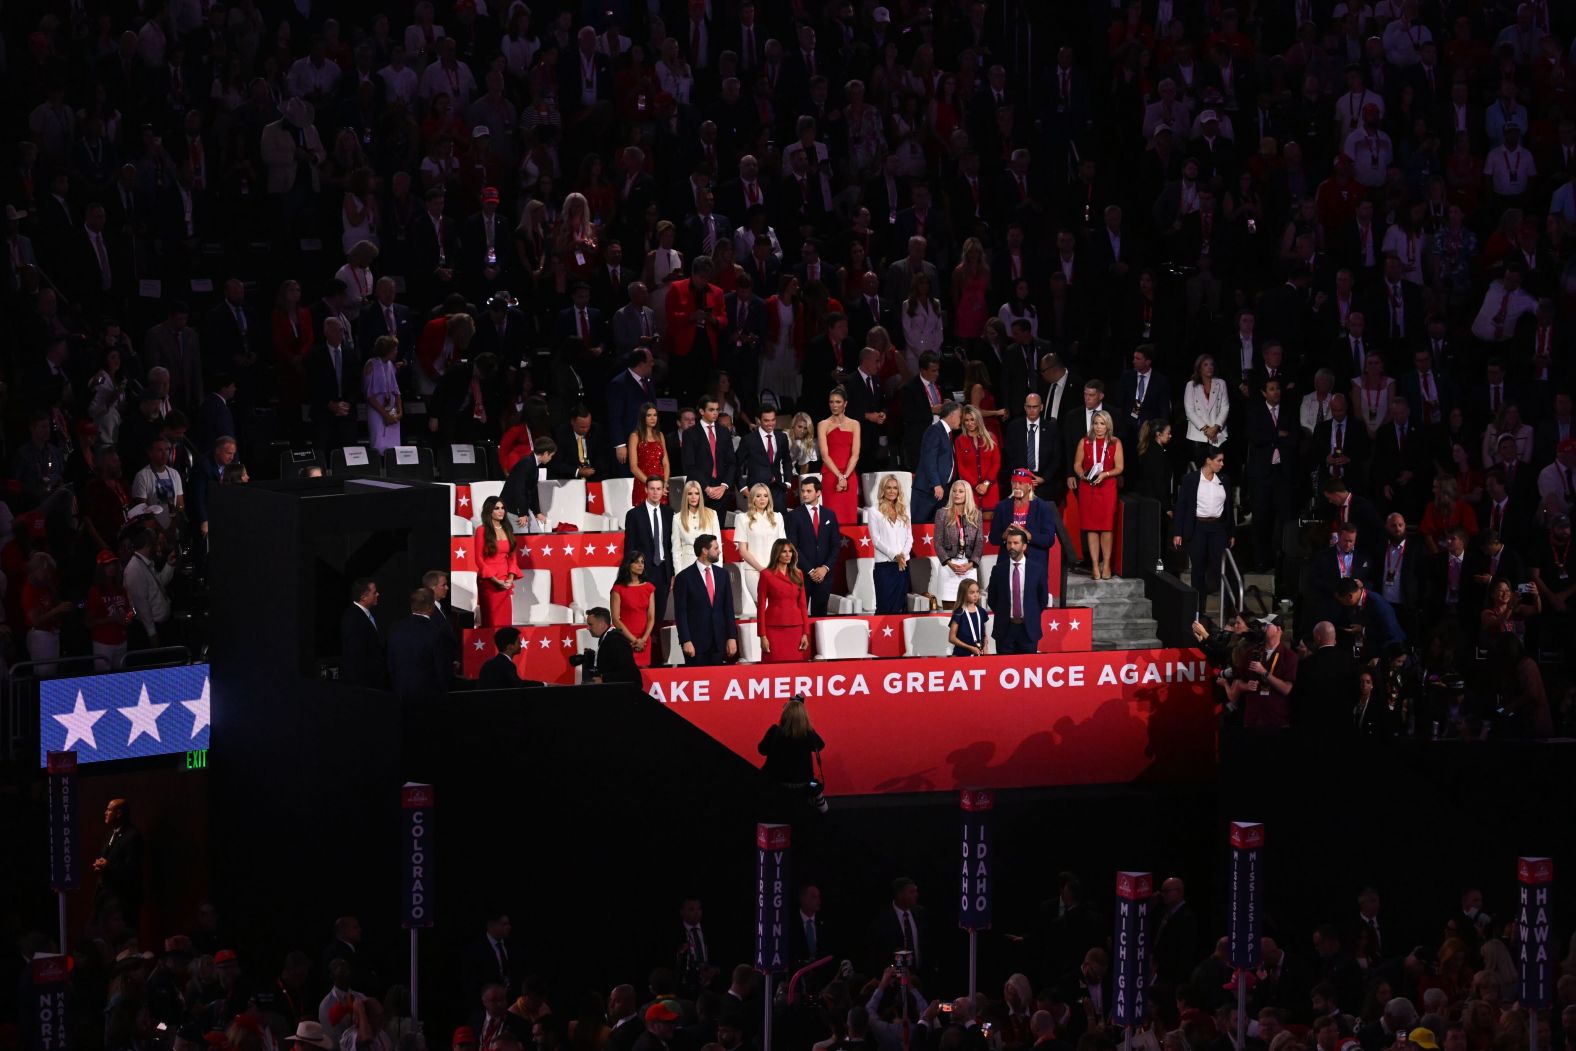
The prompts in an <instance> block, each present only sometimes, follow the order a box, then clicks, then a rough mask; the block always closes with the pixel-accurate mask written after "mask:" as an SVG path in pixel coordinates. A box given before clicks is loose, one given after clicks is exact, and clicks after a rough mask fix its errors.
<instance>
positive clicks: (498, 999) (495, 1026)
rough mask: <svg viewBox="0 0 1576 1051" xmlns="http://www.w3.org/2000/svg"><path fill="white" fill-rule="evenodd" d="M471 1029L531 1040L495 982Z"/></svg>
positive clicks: (483, 1036)
mask: <svg viewBox="0 0 1576 1051" xmlns="http://www.w3.org/2000/svg"><path fill="white" fill-rule="evenodd" d="M591 32H595V30H591ZM470 1028H471V1032H473V1033H475V1034H476V1046H477V1047H494V1046H496V1044H497V1041H498V1039H499V1038H500V1037H502V1036H505V1035H507V1036H510V1037H513V1038H514V1040H515V1041H516V1042H518V1043H519V1045H520V1046H521V1047H525V1046H526V1045H528V1044H529V1043H530V1041H531V1023H530V1022H527V1021H526V1020H525V1019H524V1018H521V1017H520V1016H519V1015H517V1014H515V1013H513V1012H512V1011H510V1010H509V991H508V990H507V989H506V988H505V987H504V986H503V985H502V983H500V982H496V981H491V982H488V983H486V984H485V985H483V986H482V990H481V1006H480V1007H479V1008H478V1009H476V1010H474V1011H472V1012H471V1016H470Z"/></svg>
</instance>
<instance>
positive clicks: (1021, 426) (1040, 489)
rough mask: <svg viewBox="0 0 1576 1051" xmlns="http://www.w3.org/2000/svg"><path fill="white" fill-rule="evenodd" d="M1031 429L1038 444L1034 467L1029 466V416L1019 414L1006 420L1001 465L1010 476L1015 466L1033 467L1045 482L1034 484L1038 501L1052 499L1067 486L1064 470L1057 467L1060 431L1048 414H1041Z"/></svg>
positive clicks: (1059, 459) (1060, 454)
mask: <svg viewBox="0 0 1576 1051" xmlns="http://www.w3.org/2000/svg"><path fill="white" fill-rule="evenodd" d="M1037 422H1038V426H1037V428H1036V429H1035V437H1036V438H1037V441H1036V444H1037V445H1038V446H1039V448H1038V450H1037V452H1038V456H1037V457H1036V459H1035V461H1034V462H1035V467H1034V468H1030V467H1029V418H1028V417H1027V416H1024V415H1023V414H1021V413H1019V414H1017V415H1015V416H1013V418H1012V419H1010V420H1008V421H1007V430H1006V433H1005V434H1004V435H1003V442H1002V444H1003V446H1004V449H1003V456H1002V466H1003V467H1005V468H1006V469H1007V473H1008V474H1009V475H1010V474H1011V473H1012V472H1013V471H1016V470H1018V469H1019V468H1024V469H1028V470H1033V471H1034V473H1035V474H1037V475H1039V476H1040V477H1041V478H1044V479H1045V481H1044V482H1043V483H1042V484H1040V485H1038V486H1036V487H1035V490H1034V491H1035V495H1036V496H1038V497H1039V498H1040V499H1041V500H1053V499H1055V498H1056V497H1057V496H1058V495H1060V494H1061V492H1062V491H1063V490H1064V489H1065V488H1066V487H1067V479H1066V475H1065V473H1064V472H1063V471H1062V470H1061V469H1060V464H1061V462H1062V453H1061V434H1060V432H1059V430H1058V428H1057V426H1056V421H1055V420H1053V419H1051V418H1050V417H1049V416H1045V415H1041V416H1040V418H1039V420H1038V421H1037Z"/></svg>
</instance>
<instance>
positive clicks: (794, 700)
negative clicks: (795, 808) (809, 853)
mask: <svg viewBox="0 0 1576 1051" xmlns="http://www.w3.org/2000/svg"><path fill="white" fill-rule="evenodd" d="M825 747H826V742H825V741H823V740H821V735H820V734H818V733H816V732H815V730H814V728H812V727H811V726H810V710H809V709H808V708H806V707H805V703H804V697H803V696H799V695H795V696H794V697H791V698H789V699H788V703H787V704H784V705H783V711H782V716H781V717H780V718H779V719H778V720H777V723H776V725H774V726H769V727H767V728H766V736H765V737H762V738H761V743H760V744H759V745H757V746H756V751H758V752H760V753H761V754H762V755H764V756H765V757H766V762H764V763H762V764H761V773H763V774H765V775H766V776H767V777H769V778H771V779H772V780H773V781H776V782H777V783H778V784H780V785H782V786H783V787H784V788H791V789H795V790H802V791H805V792H807V793H808V794H809V799H810V805H811V806H813V807H815V808H816V809H817V810H819V811H820V812H821V813H823V814H824V813H826V796H825V795H823V794H822V792H821V789H822V783H821V781H820V780H819V779H817V777H816V776H815V771H814V769H813V768H812V765H811V764H812V760H813V761H814V763H815V765H819V764H820V761H821V749H823V748H825Z"/></svg>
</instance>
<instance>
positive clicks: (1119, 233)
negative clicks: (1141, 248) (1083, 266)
mask: <svg viewBox="0 0 1576 1051" xmlns="http://www.w3.org/2000/svg"><path fill="white" fill-rule="evenodd" d="M1137 257H1138V239H1137V238H1136V237H1134V236H1132V235H1130V234H1128V233H1127V231H1126V230H1124V229H1123V228H1122V208H1121V206H1120V205H1115V204H1108V205H1106V206H1105V223H1104V224H1103V225H1102V226H1101V227H1100V228H1099V229H1097V230H1094V231H1093V232H1091V233H1090V235H1089V263H1090V265H1091V267H1092V268H1093V269H1094V271H1095V273H1096V274H1098V275H1100V279H1101V283H1100V284H1099V285H1097V286H1096V288H1097V289H1099V290H1100V291H1102V292H1103V294H1104V296H1105V302H1106V303H1109V304H1115V303H1119V302H1121V298H1122V295H1123V293H1124V292H1125V291H1126V290H1127V287H1128V285H1129V284H1131V275H1132V271H1133V266H1134V264H1135V261H1136V260H1137Z"/></svg>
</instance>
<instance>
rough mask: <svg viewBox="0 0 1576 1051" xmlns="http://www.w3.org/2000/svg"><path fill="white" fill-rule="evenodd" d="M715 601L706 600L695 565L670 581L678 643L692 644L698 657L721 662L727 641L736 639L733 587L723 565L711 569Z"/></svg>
mask: <svg viewBox="0 0 1576 1051" xmlns="http://www.w3.org/2000/svg"><path fill="white" fill-rule="evenodd" d="M711 572H712V578H713V585H714V589H715V594H716V598H715V599H712V600H708V599H707V597H706V581H705V579H704V578H703V577H702V576H701V571H700V563H699V562H696V563H695V564H694V565H692V566H690V567H689V568H688V569H686V570H684V571H683V572H682V573H680V574H679V575H678V576H676V577H674V578H673V619H674V621H675V622H676V623H677V625H678V632H679V642H680V644H683V643H686V642H688V643H691V644H693V645H694V647H695V654H696V656H697V657H701V658H708V657H709V658H714V659H720V658H721V657H722V656H723V654H724V652H725V650H726V644H727V642H728V640H729V639H737V638H738V637H739V625H738V621H737V619H736V618H735V617H734V614H733V588H732V586H731V585H730V584H729V582H728V573H727V571H726V570H725V569H723V567H722V566H720V565H717V566H712V567H711Z"/></svg>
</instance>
